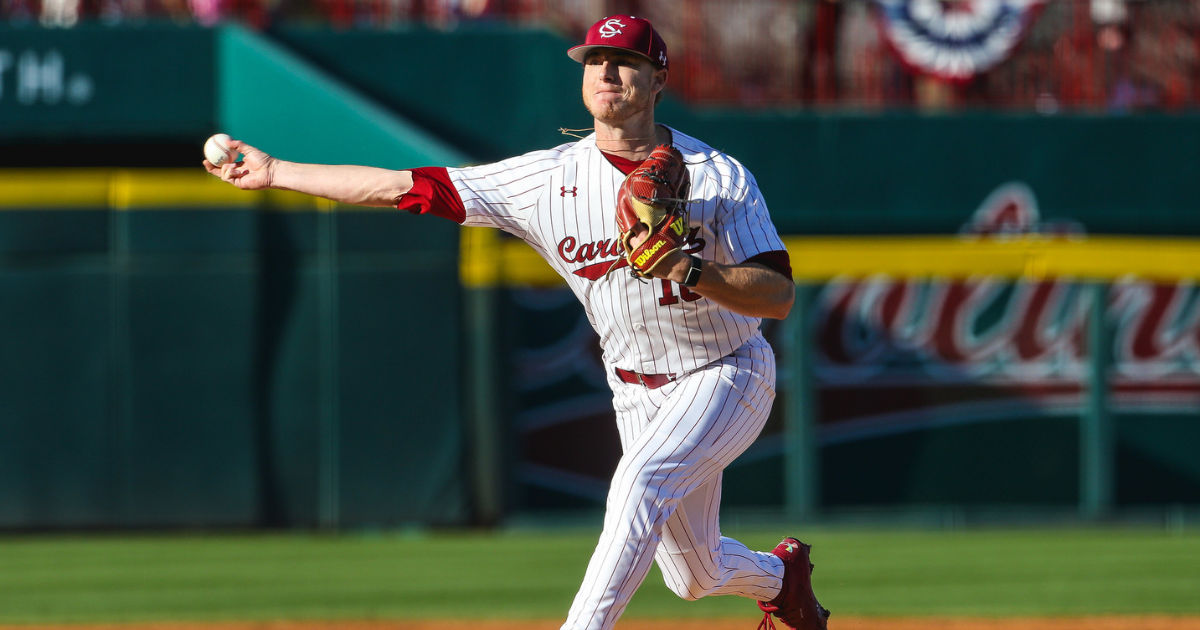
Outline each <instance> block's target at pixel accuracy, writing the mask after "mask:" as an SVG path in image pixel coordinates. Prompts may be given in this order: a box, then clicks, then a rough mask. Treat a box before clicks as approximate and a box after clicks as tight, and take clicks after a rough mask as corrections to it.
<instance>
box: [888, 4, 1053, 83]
mask: <svg viewBox="0 0 1200 630" xmlns="http://www.w3.org/2000/svg"><path fill="white" fill-rule="evenodd" d="M1046 2H1047V0H875V6H876V9H877V11H876V14H877V15H878V17H879V24H880V30H881V31H882V33H883V37H884V39H885V40H886V41H887V43H888V45H889V46H890V47H891V48H892V50H893V51H895V53H896V54H897V55H898V56H899V57H900V60H901V61H902V62H903V63H904V65H905V66H907V67H908V68H909V69H911V70H913V71H914V72H919V73H922V74H928V75H933V76H936V77H940V78H942V79H946V80H951V81H966V80H969V79H970V78H971V77H974V76H975V75H977V74H980V73H982V72H987V71H988V70H990V69H992V68H994V67H995V66H996V65H997V64H999V63H1000V62H1002V61H1004V60H1005V59H1007V58H1008V56H1009V55H1011V54H1012V52H1013V50H1014V49H1016V47H1017V46H1018V45H1019V44H1020V43H1021V40H1022V39H1023V38H1024V37H1025V34H1026V33H1027V32H1028V30H1029V27H1030V25H1032V24H1033V22H1034V20H1035V19H1036V18H1037V14H1038V12H1039V11H1040V10H1041V8H1042V7H1043V6H1044V5H1045V4H1046Z"/></svg>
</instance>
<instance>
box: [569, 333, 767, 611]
mask: <svg viewBox="0 0 1200 630" xmlns="http://www.w3.org/2000/svg"><path fill="white" fill-rule="evenodd" d="M774 383H775V356H774V353H773V352H772V350H771V347H770V346H769V345H768V344H767V343H766V341H764V340H763V339H762V337H761V336H755V337H753V338H751V340H750V341H748V342H747V343H746V344H745V345H743V346H742V347H741V348H739V349H738V350H736V351H735V352H734V353H733V354H731V355H729V356H726V357H724V358H722V359H719V360H717V361H714V362H712V363H710V364H708V365H705V366H704V367H702V368H699V369H697V370H695V371H693V372H691V373H689V374H687V375H686V376H683V377H681V378H680V379H679V380H677V381H675V382H673V383H669V384H667V385H665V386H663V387H660V388H658V389H654V390H651V389H646V388H645V387H642V386H641V385H631V384H627V383H625V382H623V381H620V380H618V379H616V378H615V376H613V375H612V371H611V370H610V371H609V384H610V386H611V387H612V388H613V394H614V397H613V406H614V408H615V409H616V412H617V425H618V429H619V431H620V434H621V446H622V448H623V449H624V455H623V456H622V457H621V461H620V464H618V466H617V471H616V473H615V474H614V475H613V481H612V486H611V487H610V488H609V494H608V500H607V505H606V512H605V516H604V530H603V532H602V533H601V535H600V541H599V543H598V544H597V545H596V551H595V552H594V553H593V554H592V559H591V561H590V562H589V563H588V568H587V573H586V574H585V576H584V580H583V585H582V586H581V587H580V589H579V593H578V594H577V595H576V596H575V602H574V603H573V604H572V605H571V612H570V613H569V615H568V616H567V621H566V623H565V624H563V626H562V627H563V630H585V629H587V630H608V629H609V628H612V627H613V626H614V624H616V622H617V619H618V618H619V617H620V616H621V613H622V612H623V611H624V610H625V606H626V605H627V604H628V603H629V600H630V598H632V597H633V593H634V591H635V590H637V588H638V586H639V585H641V583H642V581H643V580H644V579H645V578H646V574H647V572H649V570H650V561H651V559H654V560H657V562H658V565H659V567H660V568H661V569H662V572H663V576H664V578H665V579H666V582H667V586H668V587H670V588H671V590H672V591H674V592H675V593H676V594H678V595H679V596H680V597H682V598H684V599H689V600H692V599H699V598H700V597H704V596H706V595H741V596H743V597H749V598H753V599H756V600H763V601H767V600H771V599H773V598H774V597H775V596H776V595H777V594H778V593H779V589H780V587H781V584H782V577H783V563H782V562H781V561H780V560H779V559H778V558H776V557H775V556H774V555H772V554H770V553H761V552H755V551H751V550H750V549H747V548H746V546H745V545H743V544H741V543H740V542H738V541H736V540H733V539H731V538H725V537H723V536H721V534H720V529H719V527H718V524H717V518H718V515H719V510H720V503H721V476H722V471H723V470H724V469H725V467H726V466H728V465H729V464H730V463H732V462H733V460H734V459H735V458H737V456H738V455H740V454H741V453H742V452H743V451H745V450H746V448H747V447H749V446H750V444H751V443H753V442H754V439H755V438H756V437H758V434H759V432H760V431H761V430H762V427H763V425H764V424H766V421H767V415H768V414H769V413H770V411H771V403H772V402H773V401H774V399H775V386H774Z"/></svg>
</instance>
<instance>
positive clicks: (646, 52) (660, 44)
mask: <svg viewBox="0 0 1200 630" xmlns="http://www.w3.org/2000/svg"><path fill="white" fill-rule="evenodd" d="M593 48H622V49H624V50H630V51H633V52H635V53H637V54H639V55H641V56H643V57H645V58H647V59H649V60H650V63H653V64H654V65H655V66H657V67H659V68H662V69H663V70H666V69H667V44H666V42H664V41H663V38H662V37H659V35H658V31H656V30H654V25H653V24H651V23H650V21H649V20H646V19H644V18H640V17H633V16H632V15H614V16H611V17H606V18H603V19H601V20H600V21H599V22H596V23H595V24H593V25H592V27H591V28H589V29H588V32H587V38H586V39H584V41H583V44H581V45H579V46H575V47H572V48H571V49H570V50H568V51H567V56H568V57H570V58H571V59H574V60H575V61H578V62H579V63H583V60H584V59H585V58H586V57H587V54H588V51H590V50H592V49H593Z"/></svg>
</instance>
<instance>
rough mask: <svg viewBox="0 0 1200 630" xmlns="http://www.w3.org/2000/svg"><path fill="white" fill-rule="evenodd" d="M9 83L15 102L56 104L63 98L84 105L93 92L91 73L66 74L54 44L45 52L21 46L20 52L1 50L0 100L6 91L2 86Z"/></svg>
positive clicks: (63, 63) (64, 64)
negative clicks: (25, 48) (53, 46)
mask: <svg viewBox="0 0 1200 630" xmlns="http://www.w3.org/2000/svg"><path fill="white" fill-rule="evenodd" d="M14 60H15V64H14ZM9 70H12V72H9ZM10 77H12V78H11V79H10ZM8 86H13V88H14V89H13V92H14V93H15V94H16V100H17V103H19V104H21V105H26V106H33V105H58V104H59V103H62V102H64V101H65V102H67V103H70V104H71V105H83V104H85V103H87V102H89V101H91V100H92V96H93V94H94V92H95V90H94V87H93V83H92V78H91V77H90V76H88V75H86V74H83V73H76V74H72V75H70V76H68V75H67V73H66V61H65V60H64V59H63V56H62V53H60V52H59V51H58V50H55V49H53V48H51V49H50V50H48V51H46V52H45V53H44V54H39V53H38V51H36V50H22V51H21V52H20V54H17V53H14V52H12V51H9V50H0V101H3V100H4V99H5V97H6V96H7V95H8V92H7V91H6V90H5V88H6V87H8Z"/></svg>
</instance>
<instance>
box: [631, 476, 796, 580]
mask: <svg viewBox="0 0 1200 630" xmlns="http://www.w3.org/2000/svg"><path fill="white" fill-rule="evenodd" d="M723 474H724V473H722V474H719V475H717V477H716V478H715V479H713V480H711V481H709V482H708V483H706V484H704V485H703V486H701V487H700V488H698V489H697V490H696V491H695V492H692V493H691V494H689V495H688V496H686V497H684V499H683V500H682V501H680V502H679V506H678V508H676V510H675V512H674V513H673V514H671V517H670V518H668V519H667V522H666V524H665V525H664V526H663V530H662V543H661V544H659V546H658V551H657V552H656V553H655V556H654V557H655V561H656V562H658V566H659V568H660V569H661V570H662V573H663V579H664V580H665V581H666V583H667V587H668V588H670V589H671V590H672V591H673V592H674V593H675V594H676V595H678V596H680V597H682V598H683V599H687V600H695V599H699V598H701V597H705V596H708V595H739V596H742V597H748V598H751V599H754V600H757V601H770V600H771V599H772V598H773V597H775V596H776V595H777V594H778V593H779V588H780V585H781V584H782V581H781V580H782V578H783V561H781V560H780V559H779V558H778V557H776V556H775V555H774V554H771V553H762V552H757V551H752V550H750V549H749V548H747V547H746V546H745V545H743V544H742V543H740V542H738V541H737V540H734V539H732V538H727V537H724V536H721V532H720V526H719V525H718V515H719V513H720V507H721V477H722V476H723Z"/></svg>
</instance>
